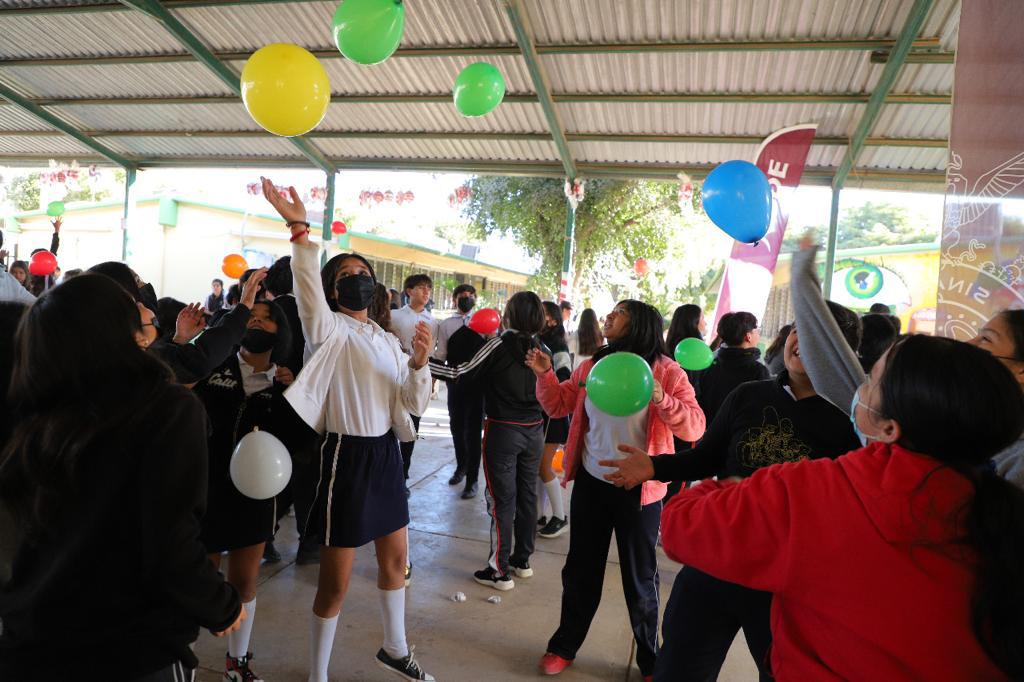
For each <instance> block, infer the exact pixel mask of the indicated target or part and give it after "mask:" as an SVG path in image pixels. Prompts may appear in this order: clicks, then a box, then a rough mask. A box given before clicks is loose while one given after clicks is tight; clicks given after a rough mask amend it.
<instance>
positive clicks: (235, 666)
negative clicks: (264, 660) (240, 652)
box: [224, 652, 263, 682]
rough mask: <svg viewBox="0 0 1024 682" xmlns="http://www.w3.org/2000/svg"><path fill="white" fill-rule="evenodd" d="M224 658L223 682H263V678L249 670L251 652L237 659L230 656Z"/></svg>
mask: <svg viewBox="0 0 1024 682" xmlns="http://www.w3.org/2000/svg"><path fill="white" fill-rule="evenodd" d="M224 658H225V661H224V682H263V678H262V677H260V676H259V675H257V674H256V673H254V672H253V671H252V670H251V669H250V668H249V663H250V662H251V661H252V653H251V652H250V653H248V654H246V655H245V656H240V657H238V658H233V657H232V656H230V655H226V656H225V657H224Z"/></svg>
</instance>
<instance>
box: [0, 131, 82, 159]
mask: <svg viewBox="0 0 1024 682" xmlns="http://www.w3.org/2000/svg"><path fill="white" fill-rule="evenodd" d="M2 154H26V155H31V156H68V155H73V156H92V155H94V154H95V152H94V151H92V150H91V149H89V148H88V147H86V146H85V145H84V144H82V143H81V142H79V141H78V140H76V139H74V138H71V137H68V136H67V135H54V136H52V137H50V136H47V137H15V136H12V135H0V155H2Z"/></svg>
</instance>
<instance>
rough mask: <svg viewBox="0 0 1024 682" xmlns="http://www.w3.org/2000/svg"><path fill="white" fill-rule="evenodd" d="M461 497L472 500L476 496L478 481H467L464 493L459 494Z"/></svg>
mask: <svg viewBox="0 0 1024 682" xmlns="http://www.w3.org/2000/svg"><path fill="white" fill-rule="evenodd" d="M459 497H461V498H462V499H464V500H471V499H473V498H474V497H476V483H475V482H473V483H467V484H466V489H465V490H463V491H462V494H461V495H459Z"/></svg>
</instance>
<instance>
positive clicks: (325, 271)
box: [320, 253, 377, 313]
mask: <svg viewBox="0 0 1024 682" xmlns="http://www.w3.org/2000/svg"><path fill="white" fill-rule="evenodd" d="M349 258H355V259H356V260H360V261H362V262H363V265H365V266H366V269H367V270H369V271H370V277H372V278H373V282H374V284H376V283H377V273H375V272H374V271H373V266H372V265H370V261H368V260H366V259H365V258H363V257H362V256H360V255H359V254H358V253H341V254H338V255H337V256H335V257H334V258H332V259H330V260H329V261H327V262H326V263H324V266H323V267H322V268H320V283H321V284H322V285H323V287H324V297H325V298H326V299H327V305H328V307H330V309H331V310H333V311H334V312H336V313H338V312H341V308H339V307H338V298H337V296H338V294H337V292H336V291H335V288H334V283H335V282H336V281H337V280H338V269H339V268H341V264H342V263H343V262H344V261H346V260H348V259H349Z"/></svg>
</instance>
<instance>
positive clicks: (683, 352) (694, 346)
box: [676, 339, 715, 371]
mask: <svg viewBox="0 0 1024 682" xmlns="http://www.w3.org/2000/svg"><path fill="white" fill-rule="evenodd" d="M714 361H715V354H714V353H712V352H711V349H710V348H708V344H706V343H704V342H703V341H701V340H700V339H683V340H682V341H680V342H679V345H678V346H676V362H678V363H679V366H680V367H682V368H683V369H688V370H690V371H699V370H702V369H707V368H708V367H710V366H711V363H712V362H714Z"/></svg>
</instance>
